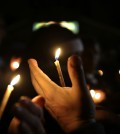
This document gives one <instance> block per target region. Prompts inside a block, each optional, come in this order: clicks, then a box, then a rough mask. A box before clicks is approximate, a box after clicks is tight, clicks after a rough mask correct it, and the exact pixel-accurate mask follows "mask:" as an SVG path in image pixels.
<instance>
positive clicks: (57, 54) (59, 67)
mask: <svg viewBox="0 0 120 134" xmlns="http://www.w3.org/2000/svg"><path fill="white" fill-rule="evenodd" d="M60 52H61V49H60V48H58V49H57V50H56V53H55V59H56V61H55V62H54V63H55V66H56V68H57V71H58V75H59V79H60V84H61V86H62V87H65V82H64V78H63V74H62V70H61V66H60V63H59V60H58V58H59V56H60Z"/></svg>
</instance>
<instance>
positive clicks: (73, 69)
mask: <svg viewBox="0 0 120 134" xmlns="http://www.w3.org/2000/svg"><path fill="white" fill-rule="evenodd" d="M68 73H69V76H70V79H71V82H72V87H73V88H74V89H75V90H79V91H76V93H78V92H80V90H86V89H87V84H86V80H85V76H84V71H83V66H82V62H81V59H80V57H79V56H77V55H72V56H70V57H69V59H68Z"/></svg>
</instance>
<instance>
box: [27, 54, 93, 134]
mask: <svg viewBox="0 0 120 134" xmlns="http://www.w3.org/2000/svg"><path fill="white" fill-rule="evenodd" d="M28 63H29V68H30V72H31V79H32V84H33V86H34V88H35V90H36V91H37V93H38V94H40V95H41V96H42V97H44V99H45V108H46V109H47V110H48V111H49V112H50V114H51V115H52V116H53V117H54V118H55V119H56V120H57V121H58V123H59V124H60V126H61V127H62V128H63V130H64V131H65V132H68V133H70V132H72V131H73V130H75V129H76V128H78V127H80V126H82V125H85V124H89V123H93V122H95V109H94V108H95V106H94V103H93V101H92V97H91V95H90V92H89V90H88V88H87V84H86V81H85V78H84V72H83V67H82V64H81V60H80V58H79V57H78V56H71V57H70V58H69V59H68V73H69V76H70V79H71V83H72V87H61V86H59V85H57V84H56V83H54V82H53V81H52V80H51V79H50V78H49V77H48V76H47V75H46V74H45V73H44V72H43V71H42V70H41V69H40V68H39V67H38V64H37V61H36V60H34V59H30V60H29V61H28Z"/></svg>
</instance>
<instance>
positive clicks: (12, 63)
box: [10, 57, 21, 71]
mask: <svg viewBox="0 0 120 134" xmlns="http://www.w3.org/2000/svg"><path fill="white" fill-rule="evenodd" d="M20 63H21V58H15V57H13V58H12V59H11V61H10V69H11V70H12V71H14V70H16V69H18V68H19V66H20Z"/></svg>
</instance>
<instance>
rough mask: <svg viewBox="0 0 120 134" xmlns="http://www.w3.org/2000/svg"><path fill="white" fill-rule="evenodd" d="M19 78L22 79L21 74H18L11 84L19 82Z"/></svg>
mask: <svg viewBox="0 0 120 134" xmlns="http://www.w3.org/2000/svg"><path fill="white" fill-rule="evenodd" d="M19 80H20V75H19V74H18V75H17V76H16V77H15V78H13V80H12V81H11V83H10V85H12V86H13V85H15V84H17V83H18V81H19Z"/></svg>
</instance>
